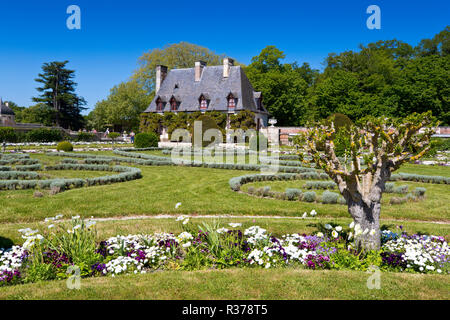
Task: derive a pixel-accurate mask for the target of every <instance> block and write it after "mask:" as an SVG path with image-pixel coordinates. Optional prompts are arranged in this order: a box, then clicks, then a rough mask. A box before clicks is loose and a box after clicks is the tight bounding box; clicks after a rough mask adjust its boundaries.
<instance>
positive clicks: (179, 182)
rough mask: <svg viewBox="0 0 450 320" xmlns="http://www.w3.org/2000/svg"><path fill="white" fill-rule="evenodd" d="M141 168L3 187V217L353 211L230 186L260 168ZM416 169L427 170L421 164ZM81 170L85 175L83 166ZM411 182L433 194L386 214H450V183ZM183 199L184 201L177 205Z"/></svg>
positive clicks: (47, 160)
mask: <svg viewBox="0 0 450 320" xmlns="http://www.w3.org/2000/svg"><path fill="white" fill-rule="evenodd" d="M97 154H99V153H97ZM100 154H109V153H104V152H102V153H100ZM32 157H36V158H39V159H41V161H42V162H43V163H44V164H52V163H55V162H58V161H60V160H61V159H60V158H57V157H49V156H44V155H33V156H32ZM139 168H141V170H142V174H143V178H142V179H139V180H135V181H130V182H124V183H117V184H112V185H104V186H95V187H89V188H80V189H74V190H69V191H66V192H63V193H60V194H57V195H54V196H45V197H43V198H33V193H34V191H33V190H16V191H1V192H0V222H1V223H4V222H32V221H41V220H43V219H44V218H45V217H49V216H52V215H53V216H54V215H56V214H59V213H61V214H64V215H66V216H70V215H78V214H79V215H81V216H83V217H90V216H95V217H111V216H132V215H156V214H181V213H182V214H212V215H214V214H233V215H262V216H264V215H266V216H267V215H280V216H300V215H302V214H303V212H304V211H308V212H309V211H311V210H312V209H315V210H316V211H317V212H318V215H319V216H321V217H324V216H326V217H348V212H347V208H346V207H345V206H343V205H324V204H317V203H305V202H295V201H283V200H274V199H260V198H255V197H250V196H248V195H246V194H244V193H237V192H233V191H232V190H231V189H230V187H229V184H228V181H229V179H230V178H232V177H236V176H240V175H244V174H250V173H252V174H254V173H255V172H248V171H240V170H223V169H209V168H192V167H180V166H161V167H150V166H145V167H139ZM412 168H415V167H412ZM418 169H421V168H418ZM402 170H411V166H405V168H402ZM429 170H433V173H434V174H435V175H446V176H448V175H449V170H450V168H444V167H430V168H429ZM415 172H418V173H422V172H421V171H420V170H418V171H415ZM76 173H78V174H80V176H79V177H83V172H76ZM267 184H268V183H267ZM398 184H406V183H403V182H398ZM408 184H409V183H408ZM411 184H414V185H417V186H422V185H424V186H425V187H426V188H427V193H426V197H427V199H426V200H425V201H422V202H411V203H406V204H402V205H388V204H387V205H384V206H383V207H382V217H383V218H390V219H410V220H427V221H430V220H440V221H449V220H450V209H449V208H448V206H447V203H448V200H449V197H448V195H449V194H450V186H449V185H432V184H419V183H417V184H416V183H411ZM177 202H181V203H182V205H181V206H180V207H179V208H178V209H175V204H176V203H177Z"/></svg>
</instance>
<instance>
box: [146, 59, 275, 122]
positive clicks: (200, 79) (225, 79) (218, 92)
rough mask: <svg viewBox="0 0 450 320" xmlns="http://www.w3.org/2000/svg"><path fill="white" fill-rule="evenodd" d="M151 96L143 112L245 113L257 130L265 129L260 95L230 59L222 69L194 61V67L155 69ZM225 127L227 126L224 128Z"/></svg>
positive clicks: (264, 117)
mask: <svg viewBox="0 0 450 320" xmlns="http://www.w3.org/2000/svg"><path fill="white" fill-rule="evenodd" d="M155 92H156V94H155V97H154V99H153V100H152V102H151V104H150V106H149V107H148V108H147V109H146V110H145V111H144V112H146V113H147V112H156V113H160V114H163V113H165V112H174V113H177V112H197V111H201V112H203V113H207V112H208V111H220V112H224V113H226V114H234V113H238V112H239V111H241V110H249V111H251V112H253V113H254V114H255V125H256V128H257V129H260V128H265V127H267V119H268V112H267V110H266V109H265V107H264V105H263V102H262V95H261V92H256V91H255V90H254V88H253V86H252V85H251V83H250V81H249V79H248V78H247V76H246V75H245V72H244V70H243V69H242V68H241V67H240V66H234V61H233V60H232V59H230V58H225V59H224V60H223V65H222V66H206V64H205V63H204V62H201V61H199V62H196V63H195V67H194V68H186V69H172V70H170V71H168V68H167V67H166V66H157V68H156V86H155ZM227 126H229V123H228V125H227Z"/></svg>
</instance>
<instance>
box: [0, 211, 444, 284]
mask: <svg viewBox="0 0 450 320" xmlns="http://www.w3.org/2000/svg"><path fill="white" fill-rule="evenodd" d="M315 214H316V212H315V211H314V212H311V215H313V216H314V215H315ZM61 218H62V216H61V215H59V216H56V217H54V218H47V219H46V222H47V224H48V226H47V228H46V229H47V230H45V231H44V232H43V233H42V234H41V233H39V231H38V230H31V229H22V230H19V231H20V232H21V233H22V234H23V238H24V239H25V243H24V244H23V245H22V246H18V245H16V246H13V247H12V248H10V249H7V250H0V286H1V285H10V284H17V283H27V282H35V281H39V280H51V279H65V278H67V277H69V276H70V272H68V271H69V267H71V266H77V267H78V268H80V274H81V276H82V277H90V276H116V275H119V274H126V273H146V272H152V271H156V270H199V269H211V268H214V269H222V268H229V267H240V268H277V267H280V268H281V267H287V266H291V267H298V268H309V269H351V270H367V269H368V268H370V267H372V266H377V267H379V268H380V269H381V270H383V271H397V272H419V273H442V274H448V273H449V272H450V268H449V263H450V260H449V258H450V248H449V246H448V244H447V242H446V241H445V239H444V238H443V237H438V236H431V235H408V234H407V233H406V232H404V231H402V230H399V231H398V232H393V231H389V230H383V231H382V239H381V240H382V247H381V250H379V251H369V252H357V251H356V250H355V249H354V240H355V239H356V238H358V237H359V236H360V235H361V234H365V233H367V232H374V230H367V229H366V230H362V229H361V228H360V227H359V225H355V224H354V223H352V224H350V225H349V226H348V227H347V226H345V227H343V226H339V225H335V224H325V225H323V224H318V230H317V231H315V232H313V233H312V234H310V235H306V234H298V233H296V234H286V235H282V236H280V237H276V236H274V235H271V234H270V233H269V232H267V230H265V229H263V228H261V227H259V226H251V227H249V228H246V229H243V230H242V229H241V228H240V227H241V226H242V225H241V224H240V223H229V224H227V225H226V226H222V225H219V224H213V225H212V224H206V223H203V224H202V225H196V226H194V225H193V224H192V223H189V217H185V216H180V217H178V218H177V220H178V221H179V222H181V223H182V227H183V232H181V233H180V234H173V233H155V234H140V235H127V236H122V235H117V236H115V237H111V238H109V239H106V240H104V241H101V242H99V243H97V242H96V229H95V221H91V220H87V221H84V220H81V219H80V217H79V216H77V217H72V219H70V220H68V221H67V220H66V221H64V220H60V219H61Z"/></svg>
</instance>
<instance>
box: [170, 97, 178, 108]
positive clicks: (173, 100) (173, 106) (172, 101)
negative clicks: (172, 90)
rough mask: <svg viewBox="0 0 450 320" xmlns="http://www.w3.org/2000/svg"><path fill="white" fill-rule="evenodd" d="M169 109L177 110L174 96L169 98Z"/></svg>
mask: <svg viewBox="0 0 450 320" xmlns="http://www.w3.org/2000/svg"><path fill="white" fill-rule="evenodd" d="M170 110H171V111H177V110H178V101H177V100H176V99H175V98H174V97H172V99H170Z"/></svg>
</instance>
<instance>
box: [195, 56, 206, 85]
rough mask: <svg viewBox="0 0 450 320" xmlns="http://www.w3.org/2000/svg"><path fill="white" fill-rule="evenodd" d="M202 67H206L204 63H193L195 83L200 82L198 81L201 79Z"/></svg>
mask: <svg viewBox="0 0 450 320" xmlns="http://www.w3.org/2000/svg"><path fill="white" fill-rule="evenodd" d="M204 67H206V62H203V61H197V62H196V63H195V81H200V79H201V78H202V73H203V68H204Z"/></svg>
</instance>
